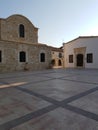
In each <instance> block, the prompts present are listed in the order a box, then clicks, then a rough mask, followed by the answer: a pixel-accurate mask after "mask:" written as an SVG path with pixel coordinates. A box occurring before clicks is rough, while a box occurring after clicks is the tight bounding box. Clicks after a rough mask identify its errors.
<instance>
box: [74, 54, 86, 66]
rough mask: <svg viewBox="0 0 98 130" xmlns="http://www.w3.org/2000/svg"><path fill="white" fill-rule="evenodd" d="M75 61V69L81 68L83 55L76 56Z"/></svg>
mask: <svg viewBox="0 0 98 130" xmlns="http://www.w3.org/2000/svg"><path fill="white" fill-rule="evenodd" d="M76 60H77V63H76V64H77V67H83V61H84V60H83V54H77V57H76Z"/></svg>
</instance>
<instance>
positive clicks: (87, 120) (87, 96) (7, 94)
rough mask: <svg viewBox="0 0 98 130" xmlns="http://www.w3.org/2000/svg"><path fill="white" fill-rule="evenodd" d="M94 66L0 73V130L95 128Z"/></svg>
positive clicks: (97, 78) (97, 86)
mask: <svg viewBox="0 0 98 130" xmlns="http://www.w3.org/2000/svg"><path fill="white" fill-rule="evenodd" d="M97 104H98V70H93V69H91V70H90V69H50V70H43V71H26V72H13V73H4V74H0V130H97V129H98V105H97Z"/></svg>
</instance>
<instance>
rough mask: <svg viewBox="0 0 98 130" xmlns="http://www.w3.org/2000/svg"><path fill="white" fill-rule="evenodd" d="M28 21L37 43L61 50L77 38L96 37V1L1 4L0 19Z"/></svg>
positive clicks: (39, 0) (36, 0)
mask: <svg viewBox="0 0 98 130" xmlns="http://www.w3.org/2000/svg"><path fill="white" fill-rule="evenodd" d="M13 14H21V15H24V16H25V17H27V18H28V19H29V20H30V21H31V22H32V23H33V24H34V25H35V26H36V27H38V28H39V33H38V35H39V39H38V41H39V42H40V43H46V44H48V45H52V46H56V47H60V46H62V43H63V42H68V41H70V40H73V39H74V38H76V37H78V36H88V35H89V36H92V35H93V36H94V35H98V0H0V18H7V17H9V16H10V15H13Z"/></svg>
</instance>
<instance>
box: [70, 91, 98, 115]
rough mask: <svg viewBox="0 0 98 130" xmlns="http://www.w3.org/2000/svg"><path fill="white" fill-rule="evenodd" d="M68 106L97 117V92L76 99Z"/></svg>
mask: <svg viewBox="0 0 98 130" xmlns="http://www.w3.org/2000/svg"><path fill="white" fill-rule="evenodd" d="M69 104H71V105H72V106H76V107H78V108H82V109H83V110H87V111H89V112H92V113H95V114H97V115H98V91H96V92H93V93H91V94H89V95H87V96H85V97H82V98H81V99H77V100H75V101H73V102H71V103H69Z"/></svg>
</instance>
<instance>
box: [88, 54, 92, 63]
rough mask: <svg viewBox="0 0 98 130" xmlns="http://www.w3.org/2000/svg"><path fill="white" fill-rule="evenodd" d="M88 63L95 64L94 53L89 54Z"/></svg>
mask: <svg viewBox="0 0 98 130" xmlns="http://www.w3.org/2000/svg"><path fill="white" fill-rule="evenodd" d="M87 63H93V54H92V53H89V54H87Z"/></svg>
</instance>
